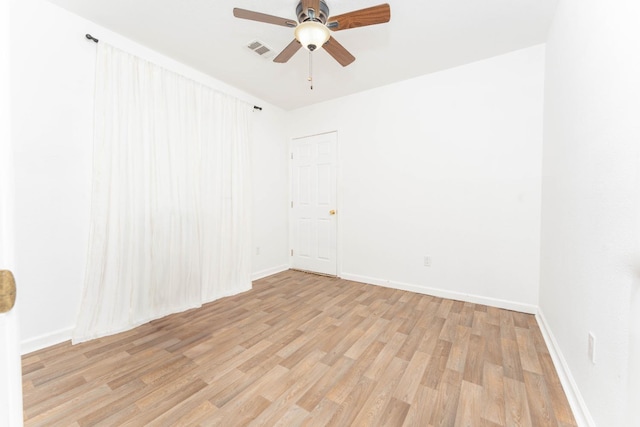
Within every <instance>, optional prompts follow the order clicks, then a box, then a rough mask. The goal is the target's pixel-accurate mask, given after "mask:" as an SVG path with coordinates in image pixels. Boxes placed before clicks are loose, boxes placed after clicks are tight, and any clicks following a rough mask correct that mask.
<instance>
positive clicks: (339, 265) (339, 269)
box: [287, 130, 342, 277]
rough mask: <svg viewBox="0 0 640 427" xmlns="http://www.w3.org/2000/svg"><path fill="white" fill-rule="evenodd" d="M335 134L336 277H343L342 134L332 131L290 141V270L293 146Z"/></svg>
mask: <svg viewBox="0 0 640 427" xmlns="http://www.w3.org/2000/svg"><path fill="white" fill-rule="evenodd" d="M330 133H333V134H335V135H336V164H335V174H336V175H335V180H336V211H337V215H336V217H335V221H336V277H342V233H341V230H342V227H341V224H342V219H341V217H342V215H341V207H342V191H341V189H342V169H341V168H340V158H341V156H340V133H339V132H338V131H337V130H330V131H325V132H317V133H312V134H308V135H300V136H295V137H291V138H290V139H289V149H288V152H287V156H288V157H289V200H288V201H287V203H288V204H289V209H288V211H289V228H288V230H289V239H288V240H289V248H288V249H287V256H288V258H289V262H288V264H289V268H293V260H292V257H291V252H290V251H291V248H293V224H294V218H293V209H292V206H291V203H292V202H293V178H294V173H293V144H294V142H295V140H297V139H303V138H309V137H312V136H320V135H327V134H330Z"/></svg>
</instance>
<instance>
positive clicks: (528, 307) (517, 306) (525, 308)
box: [340, 273, 538, 314]
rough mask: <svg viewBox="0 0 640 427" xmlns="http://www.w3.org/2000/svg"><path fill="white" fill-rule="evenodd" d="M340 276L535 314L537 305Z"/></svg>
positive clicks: (389, 281) (348, 274)
mask: <svg viewBox="0 0 640 427" xmlns="http://www.w3.org/2000/svg"><path fill="white" fill-rule="evenodd" d="M340 277H341V278H343V279H345V280H352V281H354V282H360V283H367V284H370V285H378V286H384V287H386V288H393V289H400V290H403V291H410V292H415V293H418V294H425V295H432V296H435V297H440V298H448V299H454V300H458V301H465V302H471V303H474V304H483V305H488V306H491V307H497V308H504V309H506V310H513V311H519V312H521V313H528V314H536V313H537V312H538V307H537V306H535V305H532V304H524V303H520V302H515V301H508V300H502V299H498V298H491V297H484V296H480V295H473V294H465V293H462V292H455V291H448V290H445V289H438V288H430V287H426V286H419V285H413V284H409V283H401V282H394V281H391V280H383V279H377V278H374V277H365V276H359V275H356V274H350V273H342V274H340Z"/></svg>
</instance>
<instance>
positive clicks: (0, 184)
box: [0, 1, 22, 427]
mask: <svg viewBox="0 0 640 427" xmlns="http://www.w3.org/2000/svg"><path fill="white" fill-rule="evenodd" d="M9 13H10V8H9V2H8V1H1V2H0V93H2V94H5V95H4V96H2V97H0V270H9V269H10V268H12V267H13V252H14V239H13V222H12V220H13V207H14V204H13V193H14V188H13V187H14V185H13V169H12V165H13V163H12V162H13V160H12V159H13V157H12V149H11V129H10V123H11V122H10V114H9V109H10V98H9V97H8V96H6V94H8V93H9V88H10V86H9ZM18 291H19V290H18ZM19 297H20V296H19V292H18V298H19ZM18 335H19V334H18V314H17V313H16V310H15V309H13V310H12V311H9V312H8V313H4V314H0V426H12V427H13V426H21V425H22V370H21V368H20V345H19V339H18Z"/></svg>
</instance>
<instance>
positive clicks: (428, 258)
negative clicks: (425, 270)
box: [424, 255, 431, 267]
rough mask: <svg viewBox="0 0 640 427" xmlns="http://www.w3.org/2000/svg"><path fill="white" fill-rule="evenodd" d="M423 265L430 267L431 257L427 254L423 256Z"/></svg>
mask: <svg viewBox="0 0 640 427" xmlns="http://www.w3.org/2000/svg"><path fill="white" fill-rule="evenodd" d="M424 266H425V267H431V257H430V256H429V255H425V256H424Z"/></svg>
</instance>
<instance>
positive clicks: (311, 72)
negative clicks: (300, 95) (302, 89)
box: [307, 51, 313, 90]
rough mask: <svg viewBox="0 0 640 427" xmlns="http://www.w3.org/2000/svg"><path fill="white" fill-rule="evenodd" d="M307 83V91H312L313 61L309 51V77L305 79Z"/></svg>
mask: <svg viewBox="0 0 640 427" xmlns="http://www.w3.org/2000/svg"><path fill="white" fill-rule="evenodd" d="M307 80H308V81H309V89H311V90H313V59H312V56H311V51H309V77H307Z"/></svg>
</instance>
